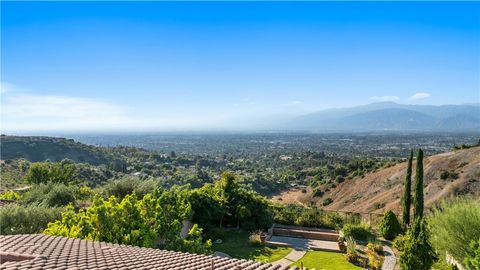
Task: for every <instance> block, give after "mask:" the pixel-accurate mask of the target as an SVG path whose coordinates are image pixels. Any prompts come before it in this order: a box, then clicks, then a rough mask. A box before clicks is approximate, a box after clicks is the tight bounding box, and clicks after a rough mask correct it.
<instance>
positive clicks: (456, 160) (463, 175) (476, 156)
mask: <svg viewBox="0 0 480 270" xmlns="http://www.w3.org/2000/svg"><path fill="white" fill-rule="evenodd" d="M406 167H407V164H406V162H404V163H400V164H397V165H395V166H392V167H389V168H385V169H381V170H378V171H376V172H373V173H368V174H366V175H365V176H364V177H361V176H360V177H355V178H353V179H351V180H348V181H345V182H344V183H340V184H338V185H337V186H336V187H331V188H328V187H324V188H325V190H323V191H324V192H325V193H324V195H323V198H326V197H328V198H331V199H332V203H331V204H329V205H328V206H326V207H325V209H328V210H341V211H352V212H374V213H383V212H384V211H385V209H391V210H394V211H395V212H396V213H400V212H401V211H400V206H401V203H400V202H401V198H402V195H403V182H404V179H405V173H406ZM413 170H415V165H414V166H413ZM424 173H425V180H424V188H425V206H426V207H427V208H430V207H432V206H434V205H435V204H436V203H437V202H439V201H440V200H442V199H444V198H447V197H449V196H459V195H467V194H470V195H472V196H475V197H479V196H480V147H472V148H469V149H463V150H455V151H452V152H448V153H443V154H439V155H435V156H430V157H427V158H425V167H424ZM414 175H415V174H414ZM327 189H328V190H327ZM319 200H320V199H319ZM318 204H320V201H319V202H318Z"/></svg>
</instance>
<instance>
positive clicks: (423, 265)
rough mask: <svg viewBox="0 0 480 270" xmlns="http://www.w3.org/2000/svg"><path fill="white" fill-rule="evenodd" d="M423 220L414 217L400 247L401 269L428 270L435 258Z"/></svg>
mask: <svg viewBox="0 0 480 270" xmlns="http://www.w3.org/2000/svg"><path fill="white" fill-rule="evenodd" d="M429 237H430V235H429V232H428V230H427V225H426V222H425V220H423V219H422V218H418V219H417V218H416V219H415V220H414V222H413V225H412V228H411V229H410V230H408V233H407V235H406V236H405V237H404V238H403V242H402V244H401V247H400V251H401V253H400V268H401V269H402V270H429V269H430V268H431V266H432V264H433V262H434V260H435V252H434V250H433V247H432V245H431V244H430V240H429Z"/></svg>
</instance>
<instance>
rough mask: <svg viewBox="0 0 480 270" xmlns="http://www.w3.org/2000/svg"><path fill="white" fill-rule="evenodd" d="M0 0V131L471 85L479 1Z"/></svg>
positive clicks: (451, 100) (418, 93)
mask: <svg viewBox="0 0 480 270" xmlns="http://www.w3.org/2000/svg"><path fill="white" fill-rule="evenodd" d="M1 8H2V10H1V15H2V16H1V82H2V129H3V130H7V131H8V130H18V131H27V130H49V129H51V130H88V129H92V130H103V129H104V130H110V129H112V130H114V129H131V128H134V129H145V130H148V129H152V130H154V129H182V128H183V129H189V128H191V129H198V128H204V127H221V126H222V125H224V124H225V123H228V122H230V123H231V122H232V121H245V119H247V120H246V121H247V122H248V121H250V120H249V119H254V118H261V117H268V116H270V115H280V116H281V115H298V114H303V113H308V112H313V111H318V110H322V109H327V108H332V107H347V106H354V105H361V104H367V103H371V102H376V101H385V100H388V101H395V102H399V103H419V104H436V105H438V104H461V103H469V102H479V98H480V97H479V91H480V90H479V85H480V78H479V76H480V75H479V73H480V66H479V65H480V64H479V63H480V52H479V48H480V3H478V2H464V3H450V2H423V3H418V2H367V3H360V2H300V3H294V2H205V3H201V2H137V3H135V2H2V3H1ZM241 119H243V120H241Z"/></svg>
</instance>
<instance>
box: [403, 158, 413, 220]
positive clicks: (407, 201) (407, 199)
mask: <svg viewBox="0 0 480 270" xmlns="http://www.w3.org/2000/svg"><path fill="white" fill-rule="evenodd" d="M412 159H413V150H410V156H409V158H408V165H407V174H406V176H405V184H404V193H403V198H402V207H403V213H402V221H403V225H404V226H405V227H408V226H409V225H410V205H411V203H412V195H411V193H412Z"/></svg>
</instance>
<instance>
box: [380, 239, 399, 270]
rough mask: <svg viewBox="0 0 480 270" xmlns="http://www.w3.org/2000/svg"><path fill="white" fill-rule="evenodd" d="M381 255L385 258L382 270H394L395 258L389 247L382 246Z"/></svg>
mask: <svg viewBox="0 0 480 270" xmlns="http://www.w3.org/2000/svg"><path fill="white" fill-rule="evenodd" d="M383 255H384V256H385V260H384V261H383V265H382V270H394V269H395V264H396V263H397V257H395V253H393V250H392V249H391V248H390V247H389V246H386V245H384V246H383Z"/></svg>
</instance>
